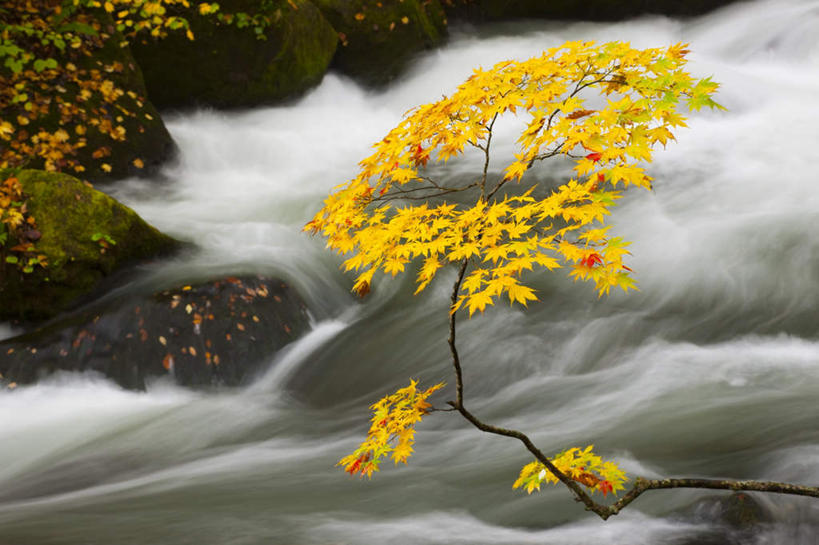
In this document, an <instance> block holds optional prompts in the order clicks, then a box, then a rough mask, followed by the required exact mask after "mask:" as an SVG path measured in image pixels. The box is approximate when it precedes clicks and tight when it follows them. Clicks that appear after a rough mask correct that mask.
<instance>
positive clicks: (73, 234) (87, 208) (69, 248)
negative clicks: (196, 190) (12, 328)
mask: <svg viewBox="0 0 819 545" xmlns="http://www.w3.org/2000/svg"><path fill="white" fill-rule="evenodd" d="M5 175H11V172H10V171H7V172H6V174H5ZM5 175H4V176H3V179H5ZM14 175H15V176H16V177H17V179H19V180H20V184H21V185H22V188H23V192H24V195H25V196H26V197H27V200H26V207H27V208H28V212H29V213H30V214H31V216H32V217H33V218H34V219H35V220H36V222H37V229H30V230H28V231H26V232H24V233H23V235H22V238H23V239H24V240H10V241H9V243H8V244H7V245H8V246H9V247H12V246H14V245H16V244H19V243H22V242H33V243H34V249H33V253H34V254H42V255H44V256H45V257H46V259H47V261H48V265H47V266H46V267H45V268H41V267H36V268H35V269H34V271H33V272H31V273H23V272H21V271H20V269H19V268H18V267H17V266H15V265H11V264H8V263H6V262H5V261H4V260H0V320H11V319H14V320H25V321H30V320H39V319H44V318H49V317H52V316H54V315H56V314H57V313H58V312H60V311H62V310H65V309H66V308H68V307H69V306H70V305H71V304H72V303H73V302H74V301H75V300H76V299H77V298H78V297H80V296H82V295H85V294H88V293H90V292H91V291H92V290H94V289H95V288H96V287H97V286H98V285H99V283H100V281H102V280H103V279H104V278H106V277H108V276H110V275H111V274H113V273H114V272H116V271H118V270H121V269H122V268H123V267H125V266H126V265H129V264H132V263H134V262H138V261H144V260H147V259H152V258H155V257H158V256H162V255H165V254H168V253H170V252H172V251H173V250H174V249H176V248H177V247H179V245H180V244H179V243H178V242H177V241H175V240H174V239H172V238H170V237H169V236H167V235H164V234H162V233H160V232H159V231H157V230H156V229H155V228H153V227H151V226H150V225H148V224H147V223H145V221H143V220H142V218H140V217H139V216H138V215H137V214H136V212H134V211H133V210H131V209H130V208H128V207H127V206H125V205H123V204H121V203H119V202H118V201H116V200H114V199H112V198H111V197H109V196H108V195H106V194H104V193H102V192H100V191H97V190H96V189H93V188H92V187H90V186H88V185H86V184H84V183H82V182H81V181H79V180H78V179H76V178H73V177H71V176H68V175H67V174H59V173H53V172H44V171H41V170H23V171H20V172H18V173H17V174H14Z"/></svg>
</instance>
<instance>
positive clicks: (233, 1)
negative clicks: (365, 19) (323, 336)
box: [131, 0, 338, 109]
mask: <svg viewBox="0 0 819 545" xmlns="http://www.w3.org/2000/svg"><path fill="white" fill-rule="evenodd" d="M219 5H220V11H219V13H221V14H222V15H235V14H237V13H241V14H247V15H250V16H257V17H259V18H261V19H264V20H265V21H266V23H265V24H266V25H267V26H266V27H258V26H254V25H253V24H250V25H247V26H244V27H243V28H240V26H242V25H240V24H237V22H236V21H237V20H238V19H237V18H234V19H233V22H232V23H231V24H227V23H224V22H220V19H219V17H217V16H216V15H213V14H210V15H205V16H203V15H199V14H198V13H197V12H195V11H193V10H190V9H189V10H184V11H182V12H181V13H182V15H184V16H185V17H186V18H187V19H188V20H189V22H190V25H191V30H192V31H193V33H194V36H195V40H194V41H191V40H188V39H187V38H186V37H185V36H183V35H181V34H172V35H169V36H168V37H166V38H164V39H162V40H158V41H157V40H151V39H150V38H141V39H137V40H135V41H134V43H133V44H132V46H131V47H132V49H133V51H134V55H135V57H136V59H137V61H138V62H139V64H140V66H141V67H142V71H143V74H144V76H145V83H146V85H147V87H148V96H149V97H150V98H151V100H152V101H153V102H154V104H156V105H157V106H158V107H159V108H160V109H161V108H186V107H192V106H200V105H206V106H214V107H219V108H236V107H248V106H255V105H259V104H270V103H275V102H278V101H281V100H283V99H287V98H290V97H294V96H297V95H299V94H301V93H303V92H304V91H305V90H307V89H309V88H311V87H313V86H315V85H317V84H318V83H319V82H320V81H321V79H322V77H323V76H324V73H325V72H326V70H327V67H328V66H329V64H330V61H331V60H332V58H333V54H334V53H335V50H336V45H337V42H338V38H337V36H336V32H335V31H334V30H333V28H332V27H331V26H330V24H329V23H328V22H327V20H326V19H325V18H324V16H323V15H322V13H321V12H320V11H319V10H318V9H317V8H316V6H314V5H313V4H311V3H310V2H308V1H306V0H291V1H287V0H268V1H266V2H258V0H224V1H221V2H219ZM261 19H260V20H261ZM257 33H260V34H261V35H262V36H263V38H264V39H259V38H258V37H257Z"/></svg>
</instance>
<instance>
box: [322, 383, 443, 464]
mask: <svg viewBox="0 0 819 545" xmlns="http://www.w3.org/2000/svg"><path fill="white" fill-rule="evenodd" d="M443 386H444V385H443V383H440V384H436V385H435V386H432V387H430V388H427V389H426V390H419V389H418V383H417V381H414V380H412V381H410V384H409V386H406V387H404V388H401V389H399V390H397V391H396V392H395V393H394V394H390V395H388V396H385V397H383V398H382V399H381V400H379V401H378V402H377V403H375V404H373V405H371V406H370V408H371V409H372V410H373V416H372V418H371V419H370V421H371V425H370V430H369V432H367V438H366V439H365V440H364V442H363V443H361V445H360V446H359V447H358V448H357V449H356V450H355V451H354V452H353V453H352V454H350V455H349V456H345V457H344V458H342V459H341V460H340V461H339V462H338V464H337V465H340V466H344V471H346V472H347V473H349V474H350V475H353V474H356V473H358V474H360V475H361V476H364V475H366V476H367V477H371V476H372V474H373V472H375V471H378V469H379V467H378V466H379V464H380V463H381V461H382V460H383V459H384V458H386V457H388V456H391V457H392V459H393V460H394V461H395V463H396V464H398V463H399V462H402V463H407V458H408V457H409V456H410V454H412V445H413V443H414V442H415V439H414V437H415V424H417V423H418V422H420V421H421V419H422V418H423V416H424V415H425V414H427V413H428V412H429V409H430V408H431V407H432V405H431V404H430V403H429V402H427V398H428V397H429V396H430V395H431V394H432V393H433V392H435V391H436V390H439V389H440V388H442V387H443Z"/></svg>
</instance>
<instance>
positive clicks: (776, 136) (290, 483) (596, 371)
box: [0, 0, 819, 545]
mask: <svg viewBox="0 0 819 545" xmlns="http://www.w3.org/2000/svg"><path fill="white" fill-rule="evenodd" d="M568 39H572V40H576V39H594V40H598V41H609V40H623V41H630V42H631V43H632V45H634V46H638V47H655V46H657V47H658V46H663V45H667V44H670V43H675V42H680V41H682V42H690V44H691V46H690V49H691V50H692V53H691V55H690V59H691V62H690V64H689V68H690V70H691V71H692V72H693V73H694V74H695V75H697V76H707V75H712V76H713V77H714V79H715V80H716V81H719V82H721V84H722V87H721V89H720V92H719V95H718V98H717V99H718V101H719V102H721V103H722V104H723V105H725V106H726V107H727V108H728V111H726V112H710V111H708V112H700V113H696V114H693V115H692V116H691V117H690V119H689V123H688V124H689V128H688V129H682V130H680V131H679V132H678V135H677V140H678V141H677V142H676V143H671V144H670V145H669V146H668V149H667V150H658V151H657V153H656V154H655V161H654V162H653V163H652V164H651V165H650V167H649V171H650V174H651V175H652V176H654V178H655V184H654V185H655V190H654V191H653V192H650V193H649V192H636V193H634V194H633V195H629V198H627V199H624V201H626V202H624V203H623V204H622V205H621V206H619V207H618V208H617V210H616V211H615V213H614V216H613V218H612V223H613V224H614V225H615V228H614V232H616V234H618V235H620V236H623V237H624V238H626V239H627V240H630V241H632V242H633V244H632V246H631V248H630V249H631V251H632V253H633V256H632V257H631V258H630V261H629V265H630V266H631V267H632V268H633V269H634V270H635V271H636V275H635V277H636V279H637V281H638V283H639V288H640V291H639V292H636V293H630V294H628V295H625V294H621V293H617V294H613V295H611V296H609V297H604V298H602V299H598V298H597V296H596V294H595V293H594V290H593V287H592V286H590V285H584V284H575V283H573V282H572V281H571V280H570V279H568V278H567V277H566V275H565V273H564V272H558V273H552V274H546V273H543V274H537V275H534V276H532V277H531V279H530V280H531V283H532V285H534V286H535V287H536V288H537V290H538V294H539V297H540V301H539V302H537V303H535V304H531V305H530V308H529V309H528V310H521V309H518V308H510V307H509V306H508V305H503V304H501V305H498V306H497V307H496V308H492V309H490V310H488V311H487V312H486V313H485V314H484V315H483V316H479V317H476V318H473V319H471V320H463V321H462V322H461V323H460V329H459V342H460V347H461V353H462V359H463V361H464V366H465V381H466V398H467V402H468V404H469V405H470V406H471V409H472V410H473V411H474V412H475V413H477V414H478V415H480V416H481V417H482V418H484V419H485V420H486V421H489V422H492V423H495V424H498V425H504V426H509V427H517V428H519V429H521V430H523V431H525V432H527V433H529V434H530V435H531V437H532V438H533V439H534V440H535V441H536V442H537V443H538V445H539V446H540V447H541V448H542V449H543V450H545V451H546V452H558V451H560V450H562V449H564V448H566V447H569V446H575V445H578V446H581V445H587V444H594V445H595V449H596V450H597V451H598V452H599V453H601V454H603V455H604V456H606V457H611V458H614V459H616V460H617V461H618V463H620V464H621V466H622V467H624V468H625V469H626V470H627V471H628V472H629V475H631V476H634V475H643V476H702V477H726V478H736V479H761V480H784V481H789V482H796V483H803V484H814V485H815V484H817V483H819V402H817V399H818V398H817V394H818V393H819V236H817V231H818V230H819V189H818V188H817V181H819V164H817V159H818V158H819V152H817V148H819V106H817V104H818V102H817V101H818V100H819V1H816V0H804V1H797V0H777V1H768V2H750V3H738V4H735V5H733V6H729V7H727V8H725V9H722V10H720V11H717V12H714V13H712V14H709V15H706V16H703V17H699V18H694V19H690V20H675V19H668V18H660V17H648V18H640V19H635V20H631V21H626V22H620V23H614V24H611V23H609V24H599V23H585V22H577V23H571V24H565V23H561V24H556V23H549V22H540V23H535V22H521V23H514V24H512V23H510V24H503V25H494V26H487V27H481V28H478V29H476V28H471V27H461V28H456V29H453V38H452V40H451V41H450V43H449V44H448V45H447V46H446V47H443V48H441V49H439V50H436V51H432V52H429V53H427V54H425V55H424V56H422V57H420V58H418V59H417V61H416V62H415V64H414V65H413V67H412V69H411V70H410V72H409V73H407V74H406V75H405V76H404V77H403V78H402V79H401V80H400V81H398V82H396V83H395V84H393V85H391V86H390V87H389V88H388V89H386V90H383V91H379V92H372V91H366V90H363V89H361V88H360V87H358V86H356V85H355V84H354V83H353V82H351V81H349V80H346V79H344V78H342V77H340V76H338V75H334V74H329V75H327V76H326V77H325V79H324V81H323V82H322V83H321V85H320V86H319V87H317V88H316V89H314V90H313V91H312V92H310V93H309V94H308V95H307V96H305V97H303V98H302V99H300V100H298V101H297V102H293V103H292V104H288V105H285V106H280V107H275V108H259V109H254V110H251V111H246V112H232V113H220V112H213V111H199V112H194V113H186V114H178V115H172V116H170V117H169V119H168V126H169V129H170V131H171V133H172V134H173V136H174V138H175V139H176V141H177V142H178V143H179V145H180V148H181V155H180V159H179V161H178V163H177V164H175V165H172V166H169V167H167V168H166V169H165V171H164V172H163V174H162V176H161V178H160V179H157V180H150V181H137V180H129V181H125V182H122V183H118V184H117V185H116V186H114V187H112V188H110V191H111V192H112V193H113V194H114V195H115V196H116V197H117V198H120V199H121V200H123V201H125V202H126V203H127V204H129V205H130V206H132V207H133V208H135V209H136V210H137V212H139V213H140V214H141V215H142V216H143V217H144V218H145V219H146V220H147V221H149V222H150V223H152V224H154V225H156V226H157V227H158V228H159V229H161V230H163V231H165V232H167V233H169V234H171V235H173V236H176V237H178V238H181V239H185V240H189V241H192V242H194V243H196V245H197V246H198V248H199V250H197V251H195V252H190V253H187V254H185V255H183V256H180V257H178V258H175V259H174V260H172V261H171V262H168V263H164V264H162V265H159V266H154V267H153V268H148V269H146V270H145V271H144V279H143V280H142V281H141V282H143V283H145V282H148V283H156V285H168V284H169V283H173V282H174V281H176V280H179V281H186V280H187V279H190V278H197V277H202V278H207V277H209V276H217V275H220V274H226V273H231V274H238V273H245V272H260V273H266V274H274V275H278V276H280V277H282V278H285V279H286V280H288V281H289V282H290V283H292V284H293V285H294V286H295V287H296V288H297V289H298V290H299V291H300V292H301V293H302V294H303V296H304V297H305V299H306V300H307V301H308V304H309V306H310V308H311V311H312V313H313V316H314V320H315V324H314V327H313V330H312V331H311V333H309V334H308V335H307V336H306V337H304V338H302V339H301V340H299V341H298V342H296V343H294V344H293V345H291V346H289V347H288V348H287V349H286V350H285V351H284V352H282V353H280V354H279V355H277V357H276V358H275V361H271V365H270V371H269V372H268V373H267V374H266V375H265V376H263V377H262V378H260V379H259V380H258V381H257V382H255V383H253V384H252V385H250V386H248V387H245V388H241V389H232V390H223V391H219V392H215V393H213V392H211V393H202V392H194V391H189V390H186V389H182V388H178V387H175V386H173V385H170V384H166V383H163V382H158V383H156V384H153V385H151V387H150V388H149V390H148V391H147V392H145V393H135V392H128V391H123V390H121V389H119V388H118V387H116V386H115V385H113V384H111V383H109V382H107V381H105V380H104V379H102V378H99V377H94V376H82V375H58V376H55V377H52V378H51V379H49V380H47V381H44V382H42V383H40V384H37V385H35V386H28V387H20V388H18V389H16V390H14V391H10V392H2V393H0V545H40V544H55V545H57V544H59V545H63V544H64V545H74V544H94V545H96V544H100V545H126V544H127V545H145V544H157V545H160V544H161V545H183V544H214V545H216V544H219V545H256V544H258V545H261V544H282V545H284V544H288V545H300V544H322V545H324V544H327V545H329V544H351V545H358V544H360V545H371V544H372V545H376V544H379V545H380V544H383V543H395V544H441V545H445V544H446V545H448V544H464V545H467V544H469V545H480V544H487V545H490V544H491V545H501V544H504V545H505V544H509V545H512V544H527V543H533V544H534V543H537V544H555V545H558V544H559V545H570V544H571V545H574V544H578V545H579V544H583V545H594V544H600V545H616V544H624V545H625V544H629V545H631V544H646V545H665V544H667V545H672V544H674V543H679V542H680V540H681V539H682V538H683V537H686V536H688V537H691V536H697V535H701V534H703V533H706V532H708V531H709V530H710V529H711V523H710V522H708V520H707V519H703V518H698V516H697V515H696V513H695V512H694V511H696V510H693V511H692V507H691V506H692V505H694V504H696V502H697V501H699V500H700V499H702V498H706V497H712V496H714V493H712V492H703V491H691V490H675V491H656V492H651V493H647V494H645V495H644V496H642V497H641V498H640V499H639V500H637V501H636V502H635V503H634V504H632V505H631V506H630V507H629V508H628V509H627V510H626V511H625V512H624V513H623V514H621V515H619V516H617V517H615V518H614V519H612V520H610V521H608V522H605V523H604V522H602V521H600V520H599V519H597V518H596V517H595V516H593V515H589V514H587V513H585V512H584V511H583V510H582V509H581V508H580V507H579V505H578V504H576V503H575V502H574V501H572V500H571V497H570V495H569V493H568V492H567V491H566V490H565V489H563V488H559V487H551V488H548V489H545V490H544V491H543V492H540V493H537V494H533V495H531V496H527V495H526V494H525V493H522V492H520V491H516V490H513V489H512V486H511V485H512V482H513V481H514V480H515V478H516V476H517V472H518V471H519V470H520V468H521V467H522V466H523V465H524V464H526V463H528V462H529V461H530V457H529V456H528V455H527V453H526V452H525V451H524V450H523V448H522V446H521V445H520V444H519V443H517V442H515V441H513V440H509V439H504V438H499V437H494V436H486V435H483V434H481V433H480V432H478V431H476V430H475V429H474V428H472V427H471V426H469V425H468V424H467V423H466V422H465V421H463V420H462V419H460V418H459V417H457V416H456V415H454V414H451V413H437V414H433V415H431V416H429V417H427V418H426V419H425V421H424V422H423V423H422V424H421V425H420V426H419V431H418V435H417V439H418V441H417V444H416V448H415V450H416V453H415V454H414V455H413V456H412V457H411V458H410V462H409V464H408V465H407V466H401V467H393V466H392V464H385V465H384V469H383V470H382V471H381V472H380V473H379V474H376V476H375V477H374V478H373V479H372V480H371V481H368V480H367V479H364V480H359V479H355V478H350V477H348V476H347V475H345V474H344V473H343V472H342V471H341V470H340V468H338V467H334V464H335V463H336V462H337V460H338V459H339V458H340V457H342V456H343V455H345V454H347V453H349V452H351V451H352V449H354V448H355V446H356V445H357V443H358V442H359V441H360V440H361V439H362V437H363V435H364V433H365V431H366V428H367V423H368V422H367V421H368V418H369V416H368V411H367V406H368V405H369V404H370V403H372V402H374V401H375V400H377V399H378V398H380V397H381V396H383V395H384V394H386V393H389V392H391V391H393V390H395V389H396V388H397V387H400V386H402V385H404V384H406V383H407V382H408V380H409V378H410V377H414V378H416V379H419V380H421V381H422V383H423V384H429V385H431V384H433V383H435V382H438V381H440V380H445V381H448V382H450V383H452V382H453V377H452V376H451V369H450V364H449V360H448V350H447V346H446V331H445V330H446V320H447V307H446V304H447V302H446V300H447V292H448V289H449V286H450V285H451V280H452V279H453V278H454V272H449V273H445V274H443V275H442V278H441V279H439V280H438V281H437V282H436V283H434V284H433V285H432V286H431V287H430V288H429V289H428V290H427V291H425V292H424V293H423V294H421V295H420V296H413V295H412V292H413V289H414V286H413V285H412V280H413V279H412V275H411V274H410V275H404V277H398V278H396V279H392V278H381V279H379V280H377V282H376V283H375V286H374V290H373V294H371V295H370V296H369V297H368V298H367V299H365V300H363V301H359V300H357V299H356V298H354V297H353V296H352V295H351V294H350V293H349V289H350V287H351V285H352V278H351V277H350V276H348V275H345V274H343V273H342V272H340V271H339V269H338V265H339V263H340V258H339V257H338V256H335V255H332V254H330V253H329V252H327V251H325V250H324V248H323V244H322V242H321V240H318V239H311V238H310V237H308V236H306V235H305V234H303V233H302V232H301V227H302V225H303V224H304V223H305V222H306V221H307V220H309V219H310V217H311V216H312V214H313V213H314V212H315V211H316V210H317V209H318V207H319V206H320V205H321V202H322V200H323V198H324V197H325V196H326V194H327V193H328V192H329V191H330V190H331V188H332V187H334V186H336V185H337V184H339V183H342V182H344V181H345V180H347V179H348V178H350V177H351V176H352V175H353V174H354V173H355V169H356V163H357V162H358V160H360V159H361V158H363V157H365V156H366V155H367V154H368V153H369V149H370V148H369V146H370V144H371V143H372V142H375V141H377V140H379V139H380V138H381V137H382V136H383V134H385V133H386V132H387V131H388V130H389V129H390V128H391V127H392V126H394V125H395V124H396V123H397V122H398V121H399V120H400V119H401V116H402V114H403V113H404V112H405V111H406V110H408V109H409V108H411V107H413V106H414V105H417V104H420V103H424V102H429V101H432V100H435V99H436V98H438V97H440V95H441V94H442V93H451V92H452V91H453V90H454V88H455V86H457V84H458V83H459V82H460V81H462V80H463V79H464V78H466V77H467V76H468V75H469V73H470V71H471V69H472V68H473V67H476V66H479V65H482V66H484V67H488V66H490V65H491V64H493V63H494V62H496V61H499V60H502V59H506V58H519V59H525V58H528V57H530V56H534V55H536V54H538V53H539V52H540V51H541V50H542V49H544V48H546V47H551V46H555V45H558V44H560V43H562V42H564V41H566V40H568ZM507 142H509V141H508V140H507ZM504 146H505V147H504ZM498 151H499V152H500V156H499V157H501V158H502V157H503V156H510V154H511V153H513V151H514V150H513V147H512V145H511V143H507V144H505V145H504V144H501V145H500V147H499V148H498ZM501 165H502V161H498V162H497V163H496V165H495V166H496V168H497V169H500V168H501ZM474 170H476V167H475V165H474V164H470V163H467V162H464V163H456V164H455V165H453V171H454V172H455V173H456V174H462V173H469V172H472V171H474ZM106 189H108V188H106ZM123 289H128V287H127V286H126V287H125V288H123ZM10 333H11V332H10V330H9V329H8V328H7V327H5V326H0V334H5V335H8V334H10ZM450 388H451V386H450ZM447 395H451V390H448V391H447V392H446V395H442V396H440V397H439V398H437V399H438V401H439V402H440V403H443V401H444V400H445V399H449V398H448V397H447ZM758 500H759V501H760V502H761V503H762V504H763V505H764V506H765V507H766V509H768V510H769V511H770V513H771V515H772V517H773V521H772V522H771V523H769V524H767V525H765V526H763V527H761V528H760V529H759V530H758V531H757V532H756V533H755V535H754V536H752V537H751V538H750V541H747V542H748V543H755V544H759V545H762V544H785V543H798V544H810V545H815V544H817V543H819V537H817V536H819V502H817V501H816V500H811V499H801V498H794V497H786V496H773V495H759V496H758ZM692 513H694V514H692Z"/></svg>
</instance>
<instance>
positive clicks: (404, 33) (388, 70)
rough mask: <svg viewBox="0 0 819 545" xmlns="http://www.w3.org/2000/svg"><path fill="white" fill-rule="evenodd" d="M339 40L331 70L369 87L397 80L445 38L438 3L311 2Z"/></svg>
mask: <svg viewBox="0 0 819 545" xmlns="http://www.w3.org/2000/svg"><path fill="white" fill-rule="evenodd" d="M313 3H314V4H316V5H317V6H318V7H319V9H321V11H322V13H323V14H324V16H325V17H326V18H327V20H329V21H330V24H332V25H333V28H335V29H336V30H337V31H338V33H339V37H340V38H341V45H340V46H339V48H338V51H337V52H336V56H335V58H334V59H333V67H334V68H335V69H337V70H339V71H340V72H343V73H345V74H347V75H349V76H352V77H353V78H355V79H357V80H358V81H361V82H363V83H366V84H369V85H383V84H385V83H388V82H389V81H391V80H392V79H394V78H395V77H396V76H397V75H399V74H400V73H401V71H402V70H403V69H404V68H405V67H406V65H407V63H408V62H409V61H410V60H412V58H414V57H415V56H416V55H417V54H418V53H419V52H421V51H423V50H425V49H429V48H431V47H435V46H436V45H439V44H440V43H441V42H443V40H445V39H446V36H447V30H446V16H445V14H444V10H443V8H442V7H441V4H440V3H439V2H438V0H379V1H375V0H313Z"/></svg>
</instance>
